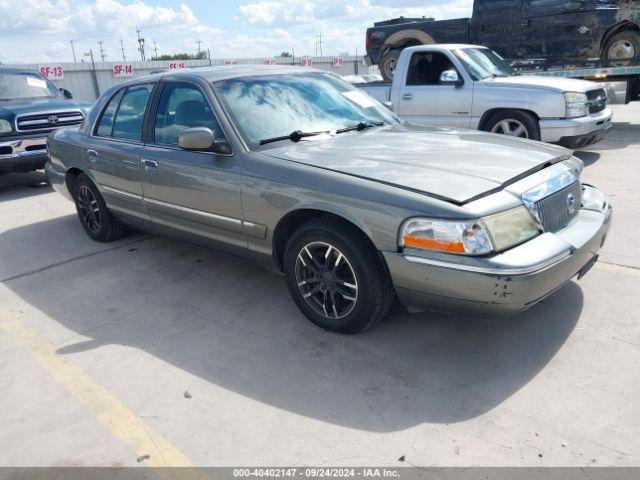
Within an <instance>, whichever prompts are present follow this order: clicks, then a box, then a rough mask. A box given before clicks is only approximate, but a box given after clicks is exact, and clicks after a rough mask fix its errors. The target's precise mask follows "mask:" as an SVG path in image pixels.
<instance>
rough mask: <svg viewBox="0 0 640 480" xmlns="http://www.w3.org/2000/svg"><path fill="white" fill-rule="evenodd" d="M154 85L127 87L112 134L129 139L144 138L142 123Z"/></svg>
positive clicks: (115, 136)
mask: <svg viewBox="0 0 640 480" xmlns="http://www.w3.org/2000/svg"><path fill="white" fill-rule="evenodd" d="M152 89H153V85H135V86H132V87H129V88H127V91H126V92H125V94H124V95H123V96H122V100H120V105H119V106H118V109H117V111H116V115H115V119H114V121H113V131H112V134H111V135H112V136H113V137H114V138H123V139H127V140H140V139H141V138H142V123H143V120H144V112H145V110H146V108H147V102H148V101H149V96H150V95H151V90H152Z"/></svg>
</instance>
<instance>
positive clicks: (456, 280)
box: [383, 186, 611, 316]
mask: <svg viewBox="0 0 640 480" xmlns="http://www.w3.org/2000/svg"><path fill="white" fill-rule="evenodd" d="M585 188H591V189H592V194H597V195H600V196H601V197H602V199H603V202H602V207H601V209H600V210H599V211H596V210H587V209H582V210H581V211H580V212H579V213H578V215H577V216H576V217H575V218H574V219H573V220H572V221H571V222H570V223H569V225H567V226H566V227H565V228H563V229H562V230H559V231H557V232H555V233H551V232H546V233H543V234H541V235H539V236H538V237H536V238H534V239H532V240H530V241H528V242H526V243H524V244H522V245H519V246H517V247H515V248H512V249H511V250H508V251H506V252H503V253H501V254H497V255H495V256H493V257H490V258H469V257H465V258H461V257H458V258H460V260H465V261H466V262H467V263H462V262H456V261H455V259H452V260H446V261H443V260H442V259H437V260H436V259H431V258H425V257H412V256H407V255H404V254H402V253H396V252H384V253H383V254H384V257H385V259H386V261H387V265H388V267H389V271H390V273H391V277H392V280H393V284H394V287H395V289H396V293H397V294H398V297H399V299H400V301H401V302H402V303H403V304H404V305H405V306H407V307H413V308H419V309H428V310H445V311H457V312H463V313H466V314H472V315H480V316H486V315H505V314H506V315H508V314H514V313H518V312H520V311H523V310H526V309H527V308H529V307H531V306H532V305H534V304H536V303H537V302H539V301H540V300H542V299H543V298H545V297H546V296H548V295H550V294H551V293H553V292H555V291H556V290H557V289H559V288H560V287H562V286H563V285H564V284H566V283H567V282H569V281H570V280H571V279H572V278H573V277H575V276H576V275H580V276H582V275H583V274H585V273H586V271H587V270H588V269H589V268H590V267H591V266H592V265H593V263H594V261H595V260H596V259H597V255H598V251H599V250H600V248H601V247H602V245H603V244H604V241H605V238H606V235H607V232H608V231H609V227H610V225H611V205H610V204H609V203H608V202H607V201H606V199H605V197H604V195H602V194H601V193H600V192H598V191H597V190H595V189H593V188H592V187H588V186H587V187H585ZM448 257H451V256H448Z"/></svg>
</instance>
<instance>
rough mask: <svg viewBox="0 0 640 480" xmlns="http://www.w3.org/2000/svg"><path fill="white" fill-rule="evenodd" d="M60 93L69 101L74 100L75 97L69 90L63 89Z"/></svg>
mask: <svg viewBox="0 0 640 480" xmlns="http://www.w3.org/2000/svg"><path fill="white" fill-rule="evenodd" d="M60 92H61V93H62V95H63V96H64V98H68V99H69V100H71V99H72V98H73V95H71V92H70V91H69V90H67V89H66V88H61V89H60Z"/></svg>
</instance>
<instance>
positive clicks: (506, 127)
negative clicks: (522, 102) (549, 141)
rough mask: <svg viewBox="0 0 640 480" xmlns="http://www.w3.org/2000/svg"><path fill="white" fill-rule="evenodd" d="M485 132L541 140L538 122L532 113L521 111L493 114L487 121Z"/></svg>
mask: <svg viewBox="0 0 640 480" xmlns="http://www.w3.org/2000/svg"><path fill="white" fill-rule="evenodd" d="M483 130H485V131H486V132H492V133H500V134H503V135H509V136H512V137H519V138H528V139H530V140H540V124H539V123H538V120H537V119H536V118H535V117H534V116H533V115H531V114H530V113H527V112H522V111H520V110H504V111H502V112H498V113H495V114H493V115H492V116H491V117H490V118H489V120H487V122H486V124H485V126H484V129H483Z"/></svg>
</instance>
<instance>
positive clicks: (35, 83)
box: [0, 72, 60, 100]
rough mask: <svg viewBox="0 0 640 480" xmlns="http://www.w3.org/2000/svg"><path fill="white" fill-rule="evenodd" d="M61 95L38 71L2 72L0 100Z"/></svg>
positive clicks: (0, 76)
mask: <svg viewBox="0 0 640 480" xmlns="http://www.w3.org/2000/svg"><path fill="white" fill-rule="evenodd" d="M59 95H60V94H59V93H58V89H57V88H56V87H55V86H54V85H52V84H51V82H48V81H47V80H45V79H44V78H42V77H41V76H40V75H38V74H37V73H22V72H20V73H4V72H3V73H0V100H15V99H22V98H40V97H57V96H59Z"/></svg>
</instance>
